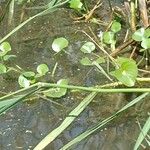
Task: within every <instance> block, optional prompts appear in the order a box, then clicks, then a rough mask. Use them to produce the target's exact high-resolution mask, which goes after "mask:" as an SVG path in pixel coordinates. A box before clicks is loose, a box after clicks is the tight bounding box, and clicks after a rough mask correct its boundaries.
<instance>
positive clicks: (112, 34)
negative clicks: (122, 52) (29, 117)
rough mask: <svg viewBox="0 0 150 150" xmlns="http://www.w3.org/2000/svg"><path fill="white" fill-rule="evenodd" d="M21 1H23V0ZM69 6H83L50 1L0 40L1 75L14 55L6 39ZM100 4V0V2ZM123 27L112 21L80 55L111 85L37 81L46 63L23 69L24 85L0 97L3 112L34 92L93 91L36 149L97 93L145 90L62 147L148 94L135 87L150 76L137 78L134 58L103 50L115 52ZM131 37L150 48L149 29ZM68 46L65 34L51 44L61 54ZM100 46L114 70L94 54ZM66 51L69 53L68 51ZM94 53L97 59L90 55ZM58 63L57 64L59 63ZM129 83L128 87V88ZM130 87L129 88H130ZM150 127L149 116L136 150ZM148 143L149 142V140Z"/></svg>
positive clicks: (21, 80) (58, 94) (76, 0)
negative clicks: (40, 17) (98, 38)
mask: <svg viewBox="0 0 150 150" xmlns="http://www.w3.org/2000/svg"><path fill="white" fill-rule="evenodd" d="M20 2H22V1H20ZM68 2H69V5H70V8H73V9H75V10H77V11H81V10H82V9H83V3H82V2H81V1H80V0H70V1H69V0H68V1H67V0H66V1H62V0H59V1H57V0H51V2H50V3H49V4H48V5H46V6H45V10H44V11H42V12H40V13H39V14H37V15H35V16H33V17H31V18H29V19H28V20H26V21H25V22H23V23H22V24H20V25H19V26H18V27H16V28H15V29H14V30H13V31H12V32H10V33H9V34H8V35H6V36H5V37H4V38H3V39H1V40H0V43H1V45H0V59H1V63H0V74H4V73H7V72H8V70H9V68H8V67H7V66H5V61H7V60H8V59H9V58H11V57H14V56H13V55H8V53H9V52H10V51H11V46H10V44H9V43H8V42H4V41H5V40H6V39H7V38H8V37H9V36H10V35H12V34H13V33H15V32H16V31H18V30H19V29H20V28H21V27H23V26H24V25H25V24H26V23H28V22H29V21H31V20H33V19H34V18H36V17H39V16H42V15H44V14H47V13H49V12H52V11H54V10H55V9H56V8H57V7H59V6H62V5H63V4H65V3H68ZM98 4H99V3H98ZM120 30H121V24H120V23H119V22H117V21H113V22H112V25H111V27H110V30H109V31H107V32H104V33H103V34H102V36H101V39H100V41H99V43H98V44H100V45H97V44H96V42H94V41H88V42H85V43H84V44H83V45H82V46H81V48H80V51H81V52H82V53H83V54H84V55H86V57H83V58H81V60H79V62H80V63H81V64H82V65H84V66H91V67H93V66H96V67H97V68H98V69H99V70H100V71H101V72H102V73H103V75H105V76H106V77H107V78H108V79H109V80H110V81H111V83H110V84H107V85H99V86H96V87H83V86H74V85H69V80H68V79H60V80H59V81H58V82H57V83H44V82H38V78H41V77H43V76H44V75H46V74H47V73H48V72H49V68H48V66H47V65H46V64H40V65H39V66H38V67H37V68H36V72H33V71H21V72H20V73H21V75H20V76H19V79H18V82H19V84H20V86H21V87H24V88H22V89H21V90H18V91H16V92H12V93H10V94H7V95H5V96H3V97H1V98H0V115H2V114H3V113H4V112H6V111H8V110H9V109H11V108H12V107H14V106H15V105H17V104H18V103H19V102H22V101H23V100H25V99H26V98H27V97H29V96H31V95H33V94H37V93H38V94H39V93H40V94H42V95H44V96H46V97H52V98H60V97H62V96H64V95H66V93H67V91H68V90H78V91H87V92H91V93H90V94H89V95H88V96H86V97H85V98H84V99H83V101H82V102H81V103H80V104H79V105H78V106H77V107H76V108H75V109H74V110H72V111H71V112H70V113H69V115H68V117H66V118H65V119H64V120H63V122H62V123H61V124H60V126H58V127H57V128H56V129H54V130H53V131H51V132H50V133H49V134H48V135H47V136H46V137H45V138H44V139H43V140H42V141H41V142H40V143H39V144H38V145H37V146H36V147H35V148H34V150H42V149H44V148H45V147H46V146H47V145H48V144H49V143H51V142H52V141H54V140H55V139H56V138H57V137H58V136H59V135H60V134H61V133H62V132H63V131H64V130H65V129H66V128H67V127H68V126H69V125H70V124H71V123H72V122H73V121H74V120H75V119H76V118H77V117H78V116H79V115H80V114H81V112H82V111H83V110H84V109H85V108H86V107H87V105H88V104H89V103H90V102H92V100H93V99H94V98H95V96H96V95H97V94H98V93H119V92H140V93H142V94H141V95H140V96H138V97H136V98H135V99H133V100H131V101H130V102H129V103H128V104H127V105H125V106H124V107H123V108H121V109H120V110H118V111H117V112H116V113H114V114H113V115H111V116H110V117H108V118H106V119H104V120H102V121H99V122H98V123H97V124H95V125H94V126H93V127H92V128H90V129H88V130H87V131H85V132H83V133H82V134H81V135H79V136H77V137H75V138H74V139H73V140H72V141H70V142H69V143H68V144H66V145H64V146H63V147H62V148H61V150H65V149H69V148H70V147H71V146H73V145H75V144H77V143H78V142H80V141H81V140H83V139H85V138H86V137H88V136H89V135H91V134H92V133H94V132H95V131H97V130H99V129H101V128H103V127H105V126H106V125H107V124H108V123H110V122H111V121H112V120H114V119H115V118H116V117H118V116H119V114H121V113H123V112H125V111H126V110H128V108H130V107H132V106H133V105H135V104H136V103H138V102H140V101H142V100H143V99H144V98H145V97H146V96H148V95H149V93H150V88H134V87H133V86H134V85H135V83H136V81H139V82H141V81H143V80H144V81H150V79H149V78H137V77H138V66H137V64H136V62H135V60H133V59H131V58H126V57H118V58H116V59H114V58H112V57H111V56H110V55H109V54H108V53H107V52H106V51H104V47H105V46H107V45H110V48H111V51H114V50H115V48H116V42H117V33H118V32H119V31H120ZM132 39H133V40H135V41H137V42H140V43H141V47H142V51H147V50H148V49H149V48H150V44H149V43H150V30H149V29H144V28H141V29H138V30H137V31H135V32H134V33H133V35H132ZM68 45H69V42H68V40H67V39H66V38H64V37H59V38H56V39H54V41H53V43H52V50H53V51H54V52H55V53H56V54H57V55H58V54H59V53H60V52H63V51H64V52H66V50H65V49H66V48H67V46H68ZM97 46H98V47H100V48H101V49H102V50H103V52H105V54H107V57H108V58H110V60H111V63H112V64H113V66H114V71H111V72H106V71H105V69H103V68H102V66H101V65H100V64H101V63H106V61H105V58H106V57H101V56H99V55H97V54H96V53H95V49H96V48H97ZM101 46H102V47H101ZM66 53H67V52H66ZM91 55H92V56H94V59H93V58H92V59H91V57H90V56H91ZM56 66H57V65H56ZM113 77H115V78H116V79H117V80H118V81H119V82H114V79H113ZM118 84H119V85H125V86H123V88H113V87H115V86H117V85H118ZM126 86H127V87H126ZM128 87H130V88H128ZM149 130H150V117H148V119H147V121H146V123H145V125H144V126H143V128H142V130H141V133H140V135H139V137H138V139H137V141H136V144H135V147H134V150H137V149H138V148H139V146H140V144H141V143H142V141H143V140H144V139H145V137H146V135H147V134H148V131H149ZM147 143H148V144H149V141H148V142H147Z"/></svg>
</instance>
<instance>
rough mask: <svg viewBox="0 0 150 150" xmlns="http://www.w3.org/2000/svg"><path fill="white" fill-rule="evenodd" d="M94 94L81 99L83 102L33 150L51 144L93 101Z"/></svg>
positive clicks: (38, 149) (40, 149)
mask: <svg viewBox="0 0 150 150" xmlns="http://www.w3.org/2000/svg"><path fill="white" fill-rule="evenodd" d="M96 94H97V93H96V92H92V93H91V94H89V95H88V96H87V97H86V98H84V99H83V101H82V102H81V103H80V104H79V105H78V106H77V107H76V108H75V109H74V110H73V111H71V112H70V113H69V115H68V116H67V117H66V119H65V120H64V121H63V122H62V123H61V125H60V126H58V127H57V128H56V129H54V130H53V131H52V132H50V133H49V134H48V135H47V136H46V137H45V138H44V139H43V140H42V141H41V142H40V143H39V144H38V145H37V146H36V147H35V148H34V150H42V149H44V148H45V147H46V146H47V145H48V144H49V143H51V142H52V141H53V140H55V138H56V137H57V136H58V135H60V134H61V133H62V132H63V131H64V130H65V129H66V128H67V127H68V126H69V125H70V124H71V123H72V122H73V121H74V120H75V119H76V117H77V116H78V115H79V114H80V113H81V112H82V111H83V110H84V109H85V108H86V107H87V105H88V104H89V103H90V102H91V101H92V100H93V98H94V97H95V96H96Z"/></svg>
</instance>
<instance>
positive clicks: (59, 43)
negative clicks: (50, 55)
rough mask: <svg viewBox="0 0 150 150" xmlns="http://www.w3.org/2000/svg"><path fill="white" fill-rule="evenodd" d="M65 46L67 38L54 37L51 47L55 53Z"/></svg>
mask: <svg viewBox="0 0 150 150" xmlns="http://www.w3.org/2000/svg"><path fill="white" fill-rule="evenodd" d="M67 46H68V40H67V39H65V38H63V37H60V38H57V39H55V40H54V41H53V43H52V49H53V50H54V51H55V52H57V53H58V52H60V51H61V50H63V49H64V48H66V47H67Z"/></svg>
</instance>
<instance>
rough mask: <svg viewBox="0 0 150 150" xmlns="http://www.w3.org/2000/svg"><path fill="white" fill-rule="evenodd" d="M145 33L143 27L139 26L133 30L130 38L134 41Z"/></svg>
mask: <svg viewBox="0 0 150 150" xmlns="http://www.w3.org/2000/svg"><path fill="white" fill-rule="evenodd" d="M144 34H145V29H144V28H140V29H138V30H137V31H135V32H134V33H133V35H132V39H134V40H135V41H142V40H143V38H145V37H144Z"/></svg>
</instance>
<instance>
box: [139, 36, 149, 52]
mask: <svg viewBox="0 0 150 150" xmlns="http://www.w3.org/2000/svg"><path fill="white" fill-rule="evenodd" d="M141 46H142V47H143V48H144V49H148V48H150V38H144V39H143V40H142V42H141Z"/></svg>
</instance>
